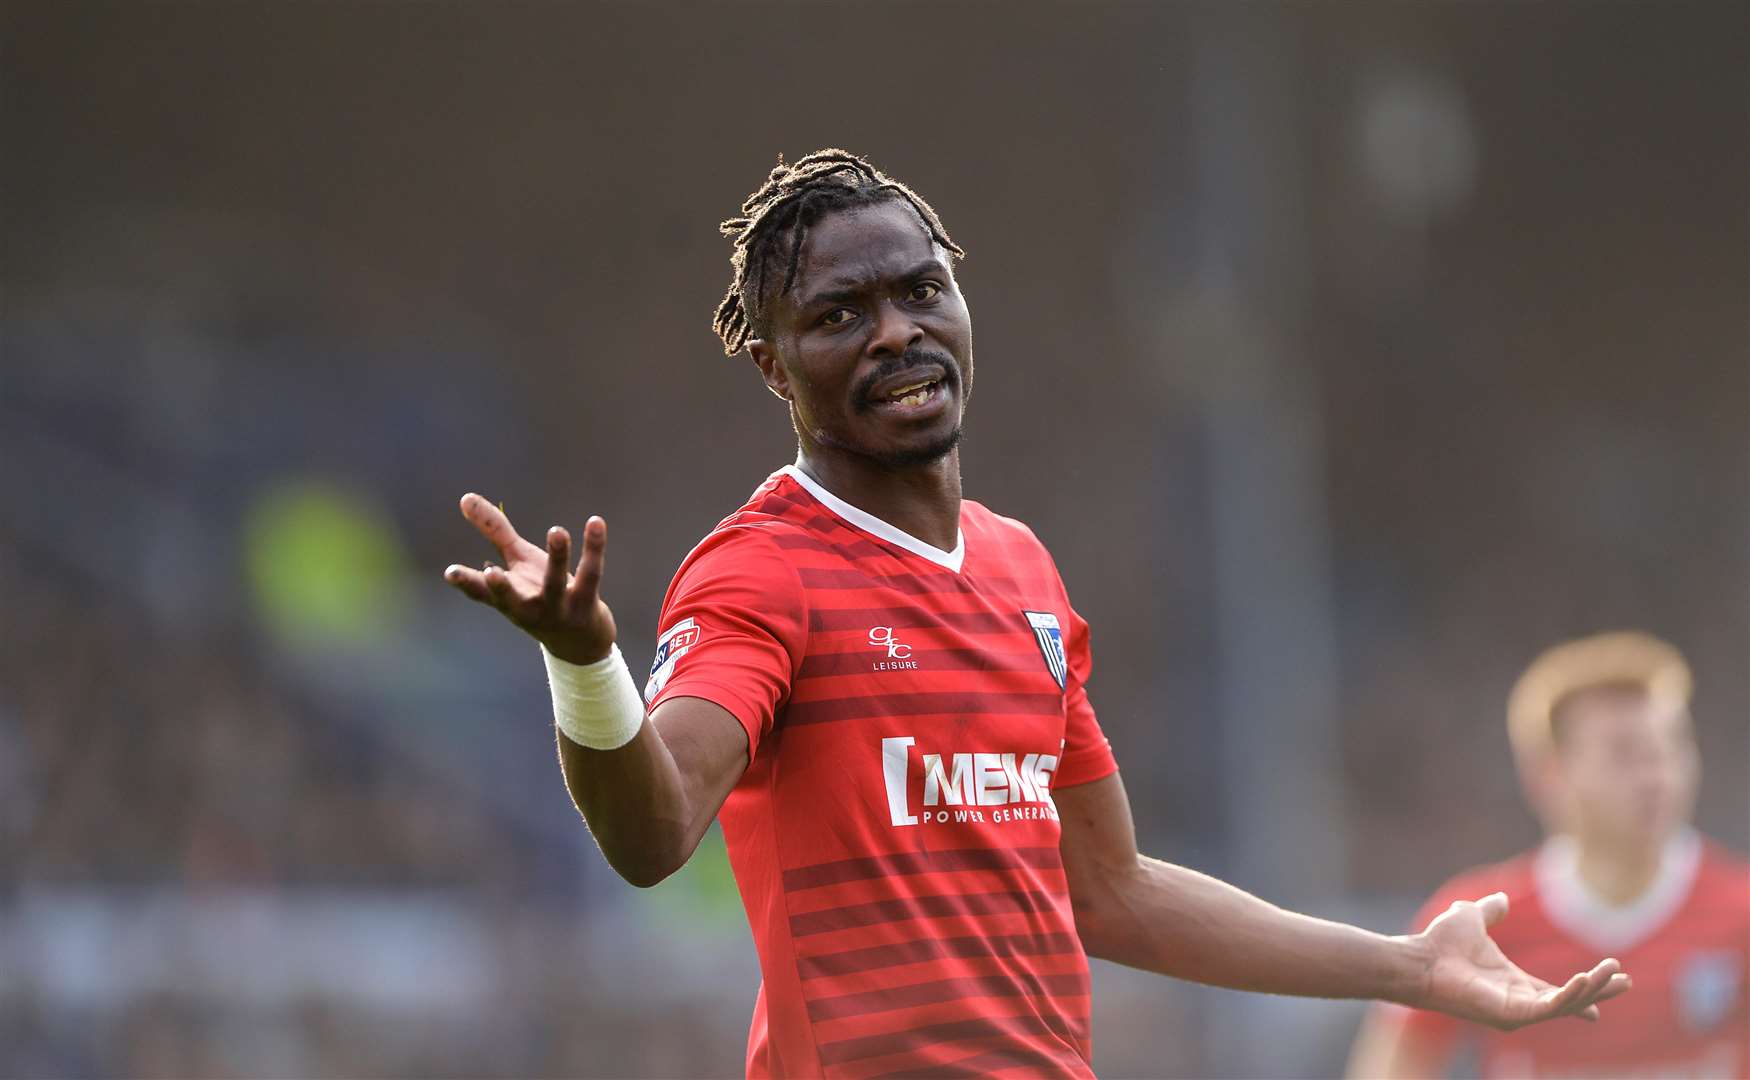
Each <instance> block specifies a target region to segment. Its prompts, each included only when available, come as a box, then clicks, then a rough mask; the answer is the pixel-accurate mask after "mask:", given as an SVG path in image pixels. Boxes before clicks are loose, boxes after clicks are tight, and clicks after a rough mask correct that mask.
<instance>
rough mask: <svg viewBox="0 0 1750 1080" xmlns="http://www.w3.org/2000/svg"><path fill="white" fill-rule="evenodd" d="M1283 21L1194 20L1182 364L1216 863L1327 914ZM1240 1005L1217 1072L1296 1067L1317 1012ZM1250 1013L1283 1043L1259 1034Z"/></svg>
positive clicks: (1313, 494)
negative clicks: (1197, 441)
mask: <svg viewBox="0 0 1750 1080" xmlns="http://www.w3.org/2000/svg"><path fill="white" fill-rule="evenodd" d="M1296 22H1297V19H1296V16H1295V15H1294V14H1293V12H1292V11H1291V10H1289V9H1284V8H1281V7H1277V6H1273V5H1272V6H1265V5H1258V6H1253V5H1245V6H1240V5H1235V6H1231V7H1221V8H1212V9H1206V10H1205V11H1204V13H1203V14H1202V16H1201V17H1199V18H1198V19H1196V20H1195V25H1196V31H1195V33H1196V37H1195V43H1194V46H1193V51H1192V56H1193V59H1192V66H1191V72H1190V80H1191V85H1190V108H1191V112H1192V117H1191V120H1192V130H1193V132H1194V136H1193V140H1194V141H1193V145H1192V146H1191V147H1190V148H1189V149H1190V152H1191V154H1192V157H1193V161H1194V166H1193V168H1194V175H1195V185H1194V196H1193V198H1194V213H1195V216H1196V228H1195V230H1194V232H1193V233H1192V237H1193V246H1194V248H1195V264H1194V265H1195V270H1194V277H1195V285H1194V288H1193V293H1194V295H1195V296H1196V297H1197V298H1198V299H1197V300H1195V301H1194V303H1195V304H1196V306H1198V307H1200V308H1202V309H1203V310H1202V311H1201V312H1199V313H1198V314H1197V315H1195V316H1194V318H1195V320H1196V322H1198V323H1199V324H1201V332H1197V333H1194V334H1193V335H1192V336H1193V338H1194V339H1195V347H1198V348H1201V349H1208V350H1210V352H1209V354H1206V355H1199V356H1194V357H1188V358H1187V360H1186V362H1188V363H1190V364H1192V365H1195V368H1196V369H1197V371H1198V372H1199V376H1198V377H1197V378H1196V379H1195V380H1193V382H1194V383H1195V384H1196V385H1197V386H1198V388H1199V390H1200V392H1201V406H1202V407H1201V409H1200V410H1199V411H1200V414H1201V415H1202V416H1203V418H1204V421H1205V423H1206V425H1207V427H1206V432H1207V435H1206V438H1207V440H1208V441H1207V444H1206V445H1207V460H1208V462H1209V468H1210V470H1211V475H1210V484H1209V487H1210V510H1211V514H1212V521H1211V523H1210V529H1211V534H1210V535H1211V541H1212V547H1213V553H1214V567H1215V575H1216V582H1215V584H1216V601H1215V602H1216V615H1217V628H1216V632H1217V640H1218V645H1219V653H1220V656H1221V665H1220V679H1221V691H1220V693H1221V696H1220V699H1219V700H1220V701H1221V708H1220V718H1219V719H1220V724H1221V738H1220V740H1219V745H1220V746H1221V748H1222V753H1221V762H1220V764H1221V773H1222V792H1223V795H1222V810H1223V814H1224V821H1225V825H1226V831H1227V836H1228V838H1229V843H1228V848H1229V850H1228V862H1227V865H1226V867H1225V871H1226V873H1227V874H1228V875H1229V876H1231V878H1232V879H1233V880H1234V881H1235V882H1237V883H1239V884H1241V885H1243V886H1244V887H1246V888H1248V889H1251V890H1254V891H1256V892H1259V893H1261V894H1262V895H1263V896H1265V897H1267V898H1269V899H1272V900H1275V901H1279V902H1283V903H1286V904H1289V905H1291V906H1294V907H1298V908H1302V909H1311V910H1315V911H1318V910H1324V911H1329V910H1331V908H1332V906H1333V905H1334V904H1335V903H1336V902H1337V898H1338V897H1340V896H1341V894H1342V892H1343V889H1344V886H1345V881H1346V876H1347V870H1348V862H1347V850H1346V832H1345V822H1344V801H1343V798H1342V792H1341V787H1340V775H1341V773H1340V767H1341V754H1340V742H1339V730H1338V723H1337V715H1336V702H1337V657H1336V642H1335V627H1334V611H1333V601H1332V570H1331V551H1330V540H1329V529H1328V525H1327V521H1326V508H1325V479H1324V456H1325V455H1324V437H1323V431H1322V420H1321V415H1320V410H1319V404H1318V396H1317V392H1316V391H1317V385H1316V381H1315V377H1314V373H1313V370H1312V365H1311V362H1310V360H1309V358H1308V357H1307V356H1306V355H1305V352H1304V349H1303V346H1302V336H1303V328H1304V326H1305V324H1306V322H1307V313H1306V310H1305V308H1306V304H1307V292H1308V290H1307V273H1308V270H1307V266H1308V260H1307V253H1306V250H1305V247H1306V221H1305V203H1304V200H1303V196H1302V192H1301V185H1302V182H1303V169H1302V167H1301V160H1300V159H1301V153H1300V145H1301V143H1302V141H1303V138H1302V131H1301V128H1300V124H1301V123H1302V117H1300V116H1299V115H1298V110H1297V108H1296V102H1297V97H1298V96H1299V94H1300V93H1301V91H1302V86H1301V83H1302V80H1303V78H1304V75H1305V67H1304V64H1303V62H1302V57H1301V55H1300V49H1301V43H1300V41H1299V37H1298V32H1297V29H1296ZM1179 344H1180V346H1181V347H1183V346H1184V345H1188V344H1192V343H1191V342H1180V343H1179ZM1235 1004H1236V1003H1235V1002H1233V1001H1231V1000H1224V1001H1222V1002H1221V1003H1220V1005H1219V1006H1218V1007H1217V1008H1215V1009H1214V1010H1213V1015H1212V1017H1211V1018H1210V1019H1211V1020H1212V1021H1213V1022H1214V1023H1213V1025H1212V1026H1213V1030H1212V1032H1211V1035H1212V1050H1213V1051H1214V1052H1215V1053H1216V1054H1217V1055H1218V1056H1217V1057H1216V1058H1215V1059H1214V1060H1213V1061H1212V1064H1216V1065H1219V1066H1220V1067H1222V1068H1230V1069H1231V1068H1238V1069H1241V1070H1244V1071H1246V1072H1247V1073H1248V1074H1250V1075H1259V1076H1262V1075H1272V1074H1278V1073H1283V1074H1287V1073H1292V1072H1293V1071H1294V1069H1295V1067H1296V1065H1297V1064H1298V1065H1299V1066H1300V1068H1302V1069H1304V1068H1305V1062H1306V1056H1305V1055H1306V1054H1307V1052H1308V1050H1309V1045H1308V1044H1309V1043H1311V1042H1313V1041H1314V1032H1313V1031H1311V1030H1304V1029H1302V1030H1297V1029H1301V1028H1302V1025H1301V1024H1297V1023H1296V1022H1295V1021H1296V1020H1301V1021H1303V1022H1304V1023H1306V1024H1314V1023H1316V1020H1317V1018H1316V1016H1314V1015H1313V1014H1310V1013H1308V1012H1306V1011H1305V1010H1304V1009H1296V1008H1295V1007H1294V1006H1293V1005H1292V1004H1287V1003H1277V1002H1270V1001H1267V1000H1265V999H1257V1000H1251V999H1247V1000H1246V1002H1245V1004H1244V1005H1243V1006H1241V1007H1237V1008H1236V1007H1234V1006H1235ZM1284 1004H1286V1008H1283V1007H1282V1006H1283V1005H1284ZM1260 1010H1268V1011H1269V1013H1270V1014H1271V1015H1270V1023H1271V1025H1272V1027H1273V1028H1274V1029H1275V1030H1277V1031H1278V1032H1279V1034H1280V1035H1281V1036H1282V1037H1281V1038H1272V1039H1258V1038H1256V1030H1258V1028H1257V1026H1256V1025H1257V1024H1258V1023H1259V1021H1261V1020H1263V1019H1264V1017H1263V1016H1261V1015H1259V1013H1260ZM1242 1011H1243V1013H1244V1015H1242ZM1284 1070H1286V1073H1284V1072H1283V1071H1284Z"/></svg>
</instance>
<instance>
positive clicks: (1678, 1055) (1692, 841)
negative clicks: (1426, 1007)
mask: <svg viewBox="0 0 1750 1080" xmlns="http://www.w3.org/2000/svg"><path fill="white" fill-rule="evenodd" d="M1497 891H1499V892H1505V893H1506V894H1507V896H1508V898H1509V899H1510V900H1511V906H1510V907H1509V909H1508V912H1507V917H1506V918H1504V919H1502V920H1501V921H1500V922H1499V923H1497V924H1496V925H1495V926H1494V927H1492V928H1491V929H1490V931H1489V933H1490V934H1491V935H1492V936H1493V937H1494V939H1495V941H1496V943H1497V944H1499V945H1500V946H1501V951H1502V952H1504V953H1506V954H1507V957H1508V959H1510V960H1512V961H1513V962H1514V963H1516V964H1518V965H1519V966H1520V967H1522V968H1524V969H1525V970H1526V971H1528V972H1530V973H1531V974H1533V975H1536V976H1537V977H1539V978H1541V979H1544V980H1547V981H1549V982H1552V983H1556V984H1558V985H1559V984H1561V983H1562V982H1564V981H1566V980H1567V978H1568V977H1569V976H1571V975H1573V974H1574V973H1575V972H1576V971H1584V970H1586V969H1587V968H1589V967H1591V966H1592V965H1593V964H1595V963H1597V962H1598V961H1599V960H1601V959H1603V958H1604V957H1606V956H1614V957H1616V958H1617V959H1619V960H1621V961H1622V966H1623V970H1624V971H1627V972H1628V973H1629V975H1630V976H1632V977H1633V978H1634V982H1635V985H1634V989H1633V990H1630V991H1629V992H1628V993H1627V994H1624V995H1623V996H1621V997H1618V998H1613V999H1611V1000H1610V1001H1608V1002H1606V1003H1604V1004H1603V1005H1602V1006H1600V1012H1601V1014H1602V1015H1601V1019H1600V1020H1599V1022H1598V1023H1597V1024H1586V1023H1582V1022H1580V1021H1576V1020H1556V1021H1553V1022H1551V1023H1547V1024H1534V1025H1532V1026H1530V1027H1526V1028H1521V1029H1519V1030H1518V1031H1513V1032H1499V1031H1495V1030H1493V1029H1490V1028H1484V1027H1480V1026H1478V1025H1474V1024H1469V1023H1466V1022H1464V1021H1461V1020H1457V1019H1454V1018H1452V1017H1449V1016H1445V1015H1443V1014H1441V1013H1435V1012H1425V1011H1419V1010H1408V1009H1396V1010H1393V1012H1394V1013H1396V1014H1397V1015H1398V1016H1400V1017H1401V1019H1402V1022H1404V1023H1407V1024H1409V1025H1410V1026H1411V1027H1412V1028H1413V1029H1414V1030H1415V1031H1416V1032H1417V1033H1418V1034H1419V1035H1420V1036H1421V1037H1422V1038H1423V1039H1425V1040H1428V1043H1429V1045H1432V1046H1435V1047H1438V1048H1440V1049H1441V1050H1442V1051H1443V1052H1450V1051H1451V1050H1452V1049H1453V1048H1454V1047H1455V1046H1456V1044H1457V1042H1458V1041H1459V1040H1460V1039H1461V1038H1463V1037H1465V1036H1470V1037H1472V1038H1474V1039H1476V1040H1477V1047H1478V1050H1479V1052H1480V1054H1481V1058H1482V1061H1481V1066H1482V1074H1483V1075H1484V1076H1486V1077H1509V1076H1510V1077H1516V1078H1519V1077H1660V1078H1666V1077H1669V1078H1677V1077H1739V1078H1742V1077H1750V998H1747V997H1746V982H1747V981H1750V868H1747V867H1746V866H1745V864H1744V863H1742V862H1740V861H1738V860H1737V859H1736V858H1734V857H1733V856H1731V855H1730V854H1728V853H1726V852H1725V851H1723V850H1722V849H1720V848H1718V847H1716V846H1715V845H1713V844H1711V843H1709V842H1707V841H1705V840H1703V839H1702V838H1700V837H1699V836H1697V835H1696V834H1695V833H1693V832H1684V833H1682V834H1680V835H1679V836H1678V837H1676V838H1675V839H1673V840H1672V841H1671V843H1670V844H1669V845H1668V846H1667V849H1666V852H1665V855H1664V858H1663V859H1662V860H1661V866H1660V869H1659V872H1658V874H1657V876H1656V877H1655V879H1654V881H1653V883H1652V885H1651V886H1650V887H1649V888H1648V890H1647V892H1646V893H1645V894H1644V895H1643V896H1642V897H1641V899H1640V900H1638V901H1636V902H1635V903H1633V904H1631V905H1629V906H1627V907H1611V906H1609V905H1606V904H1604V903H1603V902H1601V901H1599V900H1598V899H1596V898H1595V897H1594V896H1593V895H1592V894H1591V893H1590V892H1588V891H1587V889H1586V886H1585V885H1584V883H1583V882H1581V880H1580V878H1579V876H1578V874H1577V873H1576V872H1575V851H1574V846H1573V843H1572V841H1570V840H1568V839H1566V838H1560V837H1558V838H1556V839H1552V840H1550V841H1549V842H1548V843H1546V844H1544V846H1543V847H1542V848H1540V849H1538V850H1537V851H1534V852H1530V853H1528V854H1525V855H1521V856H1519V857H1518V858H1516V859H1513V860H1511V861H1508V862H1505V863H1501V864H1499V865H1496V866H1490V867H1484V868H1482V869H1479V870H1474V871H1471V872H1469V873H1466V874H1462V875H1460V876H1459V877H1457V878H1455V879H1453V881H1451V882H1450V883H1448V884H1447V885H1446V886H1445V887H1443V888H1442V889H1441V890H1440V891H1439V892H1438V893H1436V894H1435V896H1434V898H1433V899H1432V900H1430V901H1429V902H1428V905H1427V906H1426V907H1425V908H1423V910H1422V912H1421V914H1420V915H1418V916H1417V917H1416V923H1415V925H1416V928H1417V929H1421V928H1422V927H1425V926H1427V925H1428V923H1429V922H1431V921H1433V919H1434V917H1435V916H1437V915H1439V914H1440V913H1441V912H1443V911H1445V910H1446V909H1447V908H1448V907H1450V906H1451V905H1452V902H1453V901H1455V900H1475V899H1478V898H1480V897H1483V896H1487V895H1488V894H1489V893H1492V892H1497Z"/></svg>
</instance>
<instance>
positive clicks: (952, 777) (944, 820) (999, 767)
mask: <svg viewBox="0 0 1750 1080" xmlns="http://www.w3.org/2000/svg"><path fill="white" fill-rule="evenodd" d="M916 743H917V740H916V739H914V738H913V737H911V736H909V735H906V736H898V737H894V738H887V739H882V740H881V778H882V781H883V783H885V785H886V787H887V810H888V815H889V817H890V818H891V820H892V823H893V825H894V827H896V828H899V827H904V826H909V825H947V824H957V823H974V824H996V823H1001V822H1007V821H1029V820H1036V819H1038V818H1049V819H1051V820H1056V818H1057V807H1056V806H1055V805H1054V804H1053V803H1052V801H1051V780H1052V777H1053V776H1054V775H1056V773H1057V761H1058V755H1057V754H1022V753H1009V752H988V753H987V752H984V751H972V752H969V753H948V754H923V753H917V752H915V751H914V750H913V747H914V746H915V745H916ZM1061 752H1062V747H1061V744H1060V745H1059V753H1061Z"/></svg>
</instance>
